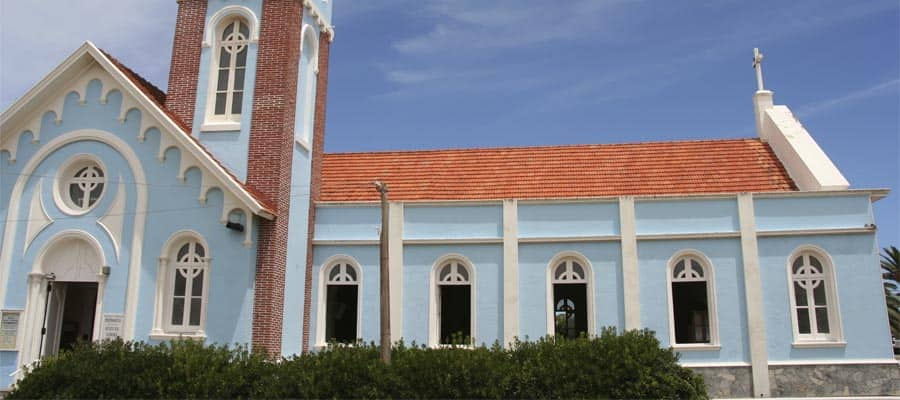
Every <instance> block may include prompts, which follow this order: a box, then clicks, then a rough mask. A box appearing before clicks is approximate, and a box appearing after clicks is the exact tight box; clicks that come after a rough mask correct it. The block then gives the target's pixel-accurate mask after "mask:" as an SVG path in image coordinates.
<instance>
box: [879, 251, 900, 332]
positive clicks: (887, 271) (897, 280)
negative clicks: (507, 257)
mask: <svg viewBox="0 0 900 400" xmlns="http://www.w3.org/2000/svg"><path fill="white" fill-rule="evenodd" d="M883 250H884V253H883V254H882V255H881V277H882V278H883V279H884V297H885V300H886V301H887V308H888V321H889V322H890V324H891V334H892V335H893V336H894V337H895V338H900V294H898V290H900V250H897V248H896V247H895V246H891V247H885V248H884V249H883Z"/></svg>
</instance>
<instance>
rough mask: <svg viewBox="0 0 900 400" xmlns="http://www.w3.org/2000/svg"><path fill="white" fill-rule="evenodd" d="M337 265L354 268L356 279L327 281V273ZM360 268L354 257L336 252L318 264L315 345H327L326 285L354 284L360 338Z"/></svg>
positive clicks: (358, 337)
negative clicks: (343, 281) (344, 281)
mask: <svg viewBox="0 0 900 400" xmlns="http://www.w3.org/2000/svg"><path fill="white" fill-rule="evenodd" d="M338 265H349V266H350V267H352V268H354V269H355V270H356V281H355V282H348V283H335V282H328V274H329V273H330V272H331V269H332V268H334V267H336V266H338ZM362 279H363V276H362V268H361V267H360V264H359V262H358V261H356V259H355V258H353V257H351V256H348V255H345V254H338V255H334V256H331V257H329V258H328V259H327V260H325V262H324V263H322V265H321V266H319V279H318V281H319V283H318V293H317V294H316V299H317V302H316V344H315V347H318V348H324V347H326V346H328V343H327V342H326V340H327V339H326V338H325V324H326V319H325V317H326V315H325V313H326V312H327V311H328V310H327V309H328V285H329V284H332V285H335V284H336V285H356V338H357V339H361V338H362V290H363V286H362Z"/></svg>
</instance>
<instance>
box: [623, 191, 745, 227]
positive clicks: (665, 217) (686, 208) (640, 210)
mask: <svg viewBox="0 0 900 400" xmlns="http://www.w3.org/2000/svg"><path fill="white" fill-rule="evenodd" d="M634 209H635V210H634V211H635V218H636V221H635V228H636V230H637V234H638V235H654V234H672V233H718V232H737V231H739V230H740V224H739V223H738V212H737V200H735V199H734V198H731V199H707V200H650V201H636V202H635V204H634Z"/></svg>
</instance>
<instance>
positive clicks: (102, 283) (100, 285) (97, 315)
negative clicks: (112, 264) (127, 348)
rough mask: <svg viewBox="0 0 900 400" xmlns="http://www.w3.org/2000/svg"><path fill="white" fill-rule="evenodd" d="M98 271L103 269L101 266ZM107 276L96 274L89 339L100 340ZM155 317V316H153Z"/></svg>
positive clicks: (101, 273)
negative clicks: (91, 333) (91, 326)
mask: <svg viewBox="0 0 900 400" xmlns="http://www.w3.org/2000/svg"><path fill="white" fill-rule="evenodd" d="M100 271H103V268H102V267H101V269H100ZM108 278H109V277H108V276H106V275H104V274H103V272H100V273H99V274H97V303H96V304H95V305H94V335H93V337H92V338H91V340H95V341H96V340H100V338H101V332H100V329H101V328H102V324H101V322H103V295H104V293H105V292H106V281H107V279H108ZM154 318H155V317H154Z"/></svg>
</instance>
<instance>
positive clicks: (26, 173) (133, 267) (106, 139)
mask: <svg viewBox="0 0 900 400" xmlns="http://www.w3.org/2000/svg"><path fill="white" fill-rule="evenodd" d="M85 140H92V141H96V142H100V143H103V144H106V145H108V146H110V147H112V148H113V149H115V150H116V151H117V152H119V154H120V155H121V156H122V158H124V159H125V161H126V162H127V163H128V166H129V168H130V169H131V172H132V175H133V177H134V181H135V185H134V186H135V192H136V197H137V198H136V201H135V215H134V231H133V234H132V236H131V237H132V244H131V259H130V260H129V268H128V285H127V287H126V291H127V296H126V300H125V324H124V339H126V340H129V339H131V338H133V336H134V321H135V316H136V312H137V296H138V293H137V292H138V284H139V280H140V265H141V250H142V248H143V247H142V242H143V240H142V238H143V235H144V227H145V225H146V210H147V184H146V183H147V179H146V175H145V173H144V169H143V166H141V162H140V159H139V158H138V157H137V154H135V153H134V150H132V148H131V147H130V146H129V145H128V144H127V143H126V142H125V141H124V140H122V139H121V138H120V137H118V136H116V135H114V134H112V133H109V132H106V131H101V130H95V129H81V130H75V131H71V132H68V133H64V134H61V135H59V136H57V137H56V138H54V139H52V140H50V141H49V142H47V144H45V145H44V146H41V147H40V148H38V150H37V152H36V153H35V154H34V156H32V157H31V159H29V160H28V162H27V163H26V164H25V166H24V167H23V168H22V172H21V174H20V175H19V178H18V179H17V180H16V183H15V184H14V185H13V189H12V192H11V196H10V201H9V210H8V211H7V216H6V218H7V220H15V218H16V215H18V214H19V209H20V207H21V202H22V197H23V196H22V194H23V192H24V190H25V185H26V183H27V182H28V180H29V178H30V176H31V175H32V174H33V173H34V171H35V169H36V168H37V167H38V166H39V165H40V164H41V163H42V162H43V161H44V159H46V158H47V156H48V155H50V154H51V153H52V152H54V151H56V150H58V149H59V148H61V147H63V146H65V145H68V144H70V143H74V142H79V141H85ZM18 225H20V224H17V223H9V224H6V229H5V231H4V236H3V237H4V238H15V237H16V229H17V228H18ZM13 242H14V240H4V241H3V246H2V251H0V288H2V289H3V290H5V289H6V287H7V284H8V280H9V269H10V265H11V263H12V257H13ZM0 301H5V299H0Z"/></svg>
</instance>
